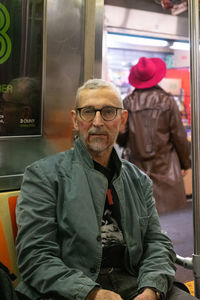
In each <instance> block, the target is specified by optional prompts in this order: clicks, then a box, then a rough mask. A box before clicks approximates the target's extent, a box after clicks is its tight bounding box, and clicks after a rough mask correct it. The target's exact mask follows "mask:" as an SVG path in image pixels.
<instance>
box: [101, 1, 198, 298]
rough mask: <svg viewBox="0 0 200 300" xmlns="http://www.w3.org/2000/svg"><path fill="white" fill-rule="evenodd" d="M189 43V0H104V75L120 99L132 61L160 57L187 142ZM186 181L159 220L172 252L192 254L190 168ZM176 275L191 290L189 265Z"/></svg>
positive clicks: (164, 83) (165, 84) (127, 87)
mask: <svg viewBox="0 0 200 300" xmlns="http://www.w3.org/2000/svg"><path fill="white" fill-rule="evenodd" d="M179 2H181V1H179ZM182 2H183V1H182ZM185 2H186V1H185ZM115 16H118V18H116V17H115ZM144 20H145V22H144ZM189 46H190V43H189V18H188V5H187V3H179V5H177V6H175V7H173V9H172V10H171V9H170V10H167V11H166V10H164V9H163V8H162V6H161V1H141V2H140V3H138V2H137V1H126V4H125V3H124V2H123V1H118V2H117V1H109V0H107V1H105V19H104V47H103V53H104V56H103V77H104V78H106V79H107V80H110V81H112V82H114V83H115V84H116V85H117V86H118V88H119V89H120V91H121V95H122V97H123V98H124V97H125V96H127V95H128V94H130V93H131V92H132V91H133V87H132V86H131V85H130V84H129V82H128V75H129V71H130V68H131V66H132V65H135V64H136V63H137V62H138V59H139V58H140V57H142V56H145V57H159V58H161V59H162V60H164V61H165V62H166V65H167V73H166V77H165V78H164V79H163V80H162V82H161V83H160V85H161V87H162V88H164V89H165V90H166V91H168V92H170V93H171V94H173V96H174V99H175V101H176V102H177V105H178V107H179V110H180V113H181V116H182V121H183V125H184V127H185V131H186V133H187V139H188V142H189V143H190V144H191V99H190V51H189ZM118 150H119V153H121V152H122V151H123V149H121V148H119V149H118ZM184 185H185V193H186V198H187V200H186V202H185V206H184V208H181V207H180V208H177V209H176V210H174V209H173V208H172V207H170V206H169V205H168V206H167V205H166V207H165V209H164V210H163V211H162V213H161V214H160V220H161V225H162V228H163V230H164V231H166V232H167V234H168V235H169V236H170V238H171V239H172V241H173V244H174V247H175V251H176V253H177V254H179V255H181V256H184V257H185V256H187V257H192V255H193V250H194V249H193V244H194V242H195V241H194V237H193V204H192V202H193V197H192V169H190V170H189V172H188V173H187V176H186V177H184ZM164 206H165V204H164V203H163V207H164ZM163 212H164V213H163ZM183 228H184V229H183ZM176 275H177V279H179V280H181V281H184V282H187V283H188V286H191V287H192V289H193V279H194V274H193V272H192V270H185V271H184V272H183V268H182V267H180V266H178V269H177V273H176ZM196 292H197V293H198V289H196Z"/></svg>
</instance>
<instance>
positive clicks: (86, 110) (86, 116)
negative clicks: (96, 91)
mask: <svg viewBox="0 0 200 300" xmlns="http://www.w3.org/2000/svg"><path fill="white" fill-rule="evenodd" d="M118 110H122V108H121V107H113V106H104V107H103V108H101V109H95V108H94V107H93V106H85V107H80V108H76V111H78V113H79V116H80V117H81V119H82V120H84V121H86V122H91V121H93V120H94V118H95V116H96V112H97V111H99V112H100V114H101V117H102V119H103V120H104V121H112V120H114V119H115V118H116V116H117V112H118Z"/></svg>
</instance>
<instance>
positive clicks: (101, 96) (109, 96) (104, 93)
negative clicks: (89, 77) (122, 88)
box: [80, 87, 122, 105]
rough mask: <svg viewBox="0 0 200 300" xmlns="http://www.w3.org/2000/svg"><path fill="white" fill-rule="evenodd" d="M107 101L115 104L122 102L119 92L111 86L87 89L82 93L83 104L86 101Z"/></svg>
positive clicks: (81, 100) (96, 102)
mask: <svg viewBox="0 0 200 300" xmlns="http://www.w3.org/2000/svg"><path fill="white" fill-rule="evenodd" d="M99 101H100V102H105V104H106V103H108V104H112V103H113V105H116V104H118V105H120V104H121V103H122V101H121V99H120V98H119V95H118V94H117V92H115V91H114V90H113V89H111V88H107V87H106V88H99V89H87V90H83V91H81V93H80V102H81V103H82V104H83V103H85V102H95V104H98V102H99Z"/></svg>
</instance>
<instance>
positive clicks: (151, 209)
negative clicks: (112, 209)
mask: <svg viewBox="0 0 200 300" xmlns="http://www.w3.org/2000/svg"><path fill="white" fill-rule="evenodd" d="M112 156H113V157H114V161H115V164H116V165H117V166H118V167H119V174H116V175H115V176H114V178H113V181H112V184H113V187H114V189H115V191H116V193H117V196H118V198H119V205H120V214H121V226H122V231H123V235H124V240H125V242H126V251H125V257H124V266H125V269H126V270H127V272H128V273H129V274H132V275H133V276H134V277H135V276H136V277H137V278H138V290H140V289H142V288H144V287H153V288H155V289H156V290H158V291H160V292H163V293H164V294H166V292H167V290H169V289H170V288H171V286H172V283H173V280H174V274H175V267H174V261H175V253H174V250H173V246H172V244H171V241H170V240H169V239H168V237H167V236H166V235H165V234H163V233H162V232H161V228H160V224H159V218H158V214H157V212H156V209H155V205H154V199H153V197H152V182H151V180H150V178H149V177H148V176H147V175H145V174H144V173H143V172H141V171H140V170H139V169H138V168H137V167H135V166H134V165H132V164H130V163H129V162H127V161H126V160H121V159H119V157H118V156H117V154H116V151H115V150H113V152H112ZM107 188H108V180H107V178H106V177H105V176H104V175H103V174H102V173H100V172H99V171H97V170H95V169H94V163H93V160H92V158H91V156H90V154H89V153H88V151H87V150H86V148H85V146H84V145H83V143H82V142H81V140H80V139H77V140H76V141H75V146H74V148H73V149H70V150H68V151H66V152H62V153H59V154H56V155H54V156H51V157H49V158H45V159H42V160H40V161H38V162H35V163H34V164H32V165H31V166H29V167H27V169H26V171H25V175H24V180H23V184H22V189H21V194H20V196H19V199H18V204H17V209H16V217H17V224H18V237H17V241H16V248H17V252H18V266H19V270H20V274H21V281H20V283H19V285H18V287H17V290H19V291H20V292H21V293H24V294H26V295H27V296H29V297H30V299H38V298H39V296H41V295H43V294H46V295H48V294H49V295H52V298H51V299H57V298H58V297H64V298H65V299H77V300H83V299H85V298H86V296H87V294H88V293H89V292H90V291H91V290H92V289H93V288H94V287H95V286H98V284H97V283H96V282H95V280H96V279H97V277H98V273H99V270H100V266H101V260H102V242H101V238H100V237H101V221H102V216H103V212H104V206H105V199H106V192H107ZM64 298H63V299H64Z"/></svg>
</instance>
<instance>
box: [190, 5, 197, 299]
mask: <svg viewBox="0 0 200 300" xmlns="http://www.w3.org/2000/svg"><path fill="white" fill-rule="evenodd" d="M188 2H189V20H190V51H191V52H190V87H191V120H192V124H191V125H192V197H193V226H194V254H193V272H194V279H195V296H196V297H197V298H198V299H200V224H199V221H200V172H199V171H200V99H199V1H198V0H190V1H188Z"/></svg>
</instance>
